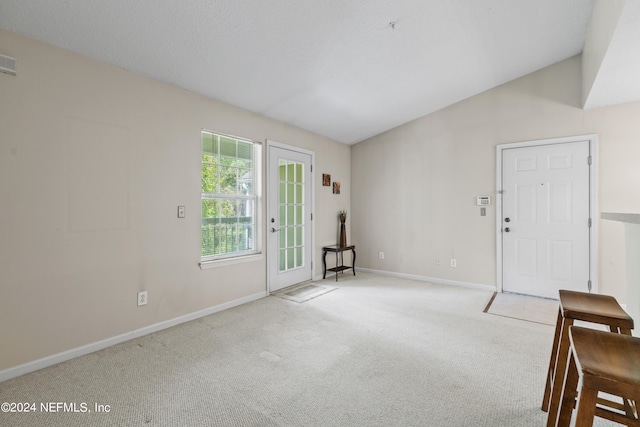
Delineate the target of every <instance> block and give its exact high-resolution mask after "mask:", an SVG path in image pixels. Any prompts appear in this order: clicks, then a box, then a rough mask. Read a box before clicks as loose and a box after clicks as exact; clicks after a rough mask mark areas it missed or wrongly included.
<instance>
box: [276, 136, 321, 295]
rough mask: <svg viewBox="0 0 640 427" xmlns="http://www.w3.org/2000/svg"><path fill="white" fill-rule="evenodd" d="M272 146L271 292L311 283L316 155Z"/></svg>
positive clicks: (290, 148) (291, 148) (280, 146)
mask: <svg viewBox="0 0 640 427" xmlns="http://www.w3.org/2000/svg"><path fill="white" fill-rule="evenodd" d="M285 147H286V146H282V145H280V144H279V145H277V146H276V145H271V144H270V145H268V150H269V151H268V163H269V164H268V173H269V174H268V193H267V194H268V197H269V200H268V212H267V240H268V242H267V244H268V276H269V292H274V291H277V290H278V289H282V288H285V287H287V286H291V285H295V284H297V283H302V282H305V281H308V280H311V277H312V270H311V259H312V258H311V256H312V250H311V248H312V247H313V246H312V242H311V236H312V234H311V218H312V216H311V215H312V213H311V200H312V199H311V191H312V186H311V161H312V154H310V153H308V152H304V151H297V150H296V149H295V148H293V147H287V148H285Z"/></svg>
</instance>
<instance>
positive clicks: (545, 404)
mask: <svg viewBox="0 0 640 427" xmlns="http://www.w3.org/2000/svg"><path fill="white" fill-rule="evenodd" d="M561 329H562V308H559V309H558V320H556V332H555V334H554V336H553V346H552V347H551V357H550V360H549V370H548V371H547V382H546V384H545V386H544V397H543V398H542V410H543V411H545V412H547V411H548V410H549V399H550V398H551V387H552V385H553V377H554V373H555V369H556V357H558V341H559V340H560V330H561Z"/></svg>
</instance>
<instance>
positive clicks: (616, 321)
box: [542, 290, 633, 427]
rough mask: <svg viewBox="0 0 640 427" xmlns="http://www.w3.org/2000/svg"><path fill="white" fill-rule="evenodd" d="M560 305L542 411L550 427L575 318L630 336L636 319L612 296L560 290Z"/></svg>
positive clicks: (556, 406)
mask: <svg viewBox="0 0 640 427" xmlns="http://www.w3.org/2000/svg"><path fill="white" fill-rule="evenodd" d="M559 296H560V307H559V309H558V319H557V321H556V330H555V335H554V337H553V346H552V349H551V358H550V360H549V369H548V372H547V382H546V385H545V390H544V397H543V400H542V410H543V411H549V417H548V419H547V427H552V426H554V425H555V421H556V418H557V415H558V409H559V407H560V394H561V393H562V386H563V384H564V375H565V371H566V368H567V360H568V355H569V346H570V343H569V328H570V327H571V326H572V325H573V323H574V322H575V321H576V320H580V321H584V322H590V323H597V324H600V325H605V326H607V327H608V328H609V330H610V331H611V332H616V333H618V334H624V335H631V329H633V319H632V318H631V317H630V316H629V315H628V314H627V313H626V312H625V311H624V310H623V309H622V307H620V304H618V302H617V301H616V299H615V298H613V297H612V296H609V295H600V294H590V293H586V292H575V291H568V290H560V291H559Z"/></svg>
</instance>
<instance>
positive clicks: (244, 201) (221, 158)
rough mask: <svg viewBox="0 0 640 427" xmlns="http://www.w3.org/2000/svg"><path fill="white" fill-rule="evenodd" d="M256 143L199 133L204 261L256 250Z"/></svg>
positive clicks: (202, 249) (257, 157)
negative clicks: (200, 142)
mask: <svg viewBox="0 0 640 427" xmlns="http://www.w3.org/2000/svg"><path fill="white" fill-rule="evenodd" d="M259 153H260V150H259V145H258V144H256V143H254V142H252V141H248V140H244V139H239V138H233V137H229V136H224V135H218V134H214V133H211V132H206V131H203V132H202V244H201V256H202V259H203V260H211V259H216V258H222V257H229V256H238V255H247V254H251V253H255V252H257V247H258V245H257V242H256V239H257V238H258V234H257V230H256V203H257V202H258V198H257V195H256V182H257V178H258V177H256V170H257V166H258V164H259V161H260V158H259V157H260V155H259Z"/></svg>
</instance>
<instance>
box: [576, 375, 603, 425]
mask: <svg viewBox="0 0 640 427" xmlns="http://www.w3.org/2000/svg"><path fill="white" fill-rule="evenodd" d="M597 397H598V390H594V389H592V388H591V387H585V386H584V384H583V385H582V388H581V389H580V394H579V395H578V403H577V408H576V411H577V415H576V427H592V426H593V419H594V418H595V416H596V399H597Z"/></svg>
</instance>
